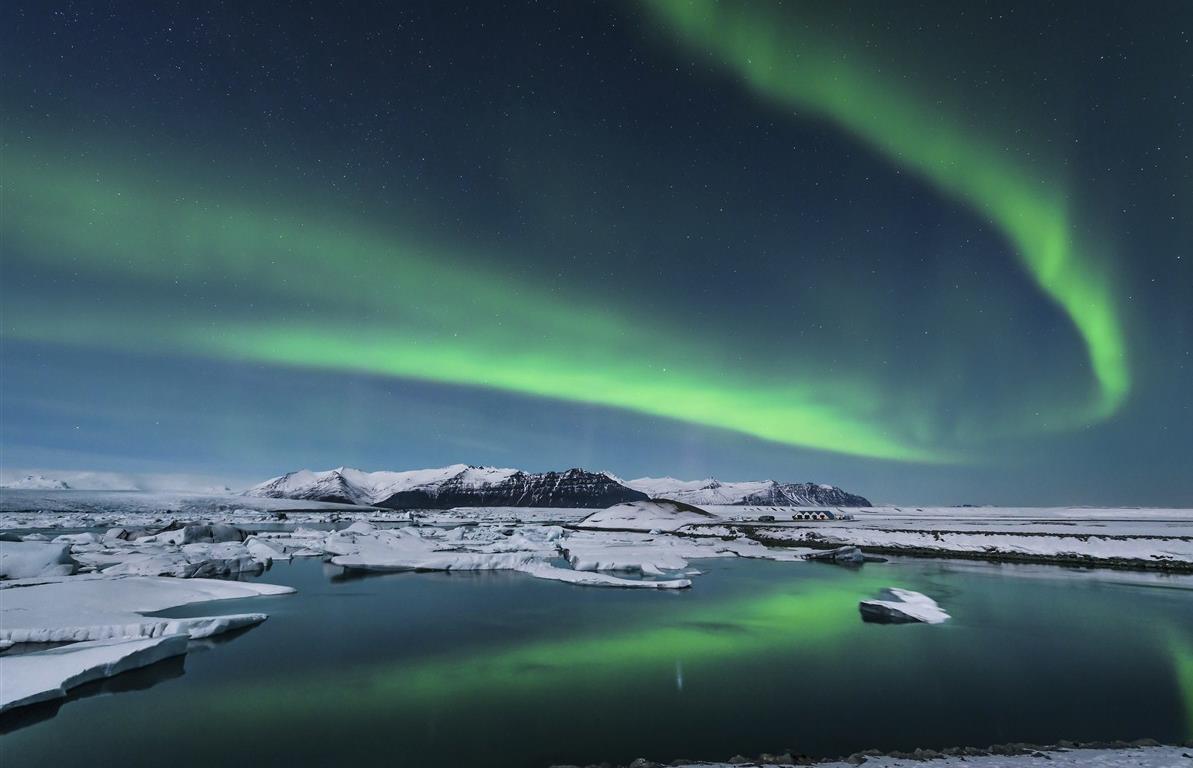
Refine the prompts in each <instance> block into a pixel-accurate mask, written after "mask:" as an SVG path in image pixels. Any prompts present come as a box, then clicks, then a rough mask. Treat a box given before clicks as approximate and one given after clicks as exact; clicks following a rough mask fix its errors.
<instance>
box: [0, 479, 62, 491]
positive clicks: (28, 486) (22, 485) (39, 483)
mask: <svg viewBox="0 0 1193 768" xmlns="http://www.w3.org/2000/svg"><path fill="white" fill-rule="evenodd" d="M0 487H2V488H11V489H12V490H14V491H15V490H22V491H69V490H70V486H69V485H68V484H67V483H66V481H65V480H56V479H54V478H52V477H46V476H45V475H25V476H24V477H22V478H21V479H20V480H13V481H12V482H11V483H5V484H4V485H3V486H0Z"/></svg>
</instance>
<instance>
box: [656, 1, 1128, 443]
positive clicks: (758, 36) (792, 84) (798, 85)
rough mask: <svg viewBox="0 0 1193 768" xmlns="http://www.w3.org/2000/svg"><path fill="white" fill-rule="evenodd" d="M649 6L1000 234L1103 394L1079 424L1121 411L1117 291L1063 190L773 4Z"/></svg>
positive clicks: (769, 93) (690, 40)
mask: <svg viewBox="0 0 1193 768" xmlns="http://www.w3.org/2000/svg"><path fill="white" fill-rule="evenodd" d="M644 7H645V8H647V9H648V10H649V11H650V12H651V13H652V15H653V16H654V17H655V18H657V19H658V20H659V21H660V22H661V24H662V26H663V27H664V29H665V31H666V32H667V34H668V36H669V37H671V38H674V39H675V40H676V41H677V42H678V43H679V44H681V45H683V46H686V47H688V48H690V49H693V50H694V51H695V52H698V53H708V54H711V55H712V57H713V58H714V60H715V61H717V62H718V63H720V64H721V65H723V66H724V67H725V68H727V69H728V70H729V71H731V72H732V73H733V74H735V75H736V76H737V77H738V78H739V79H740V80H741V81H742V82H743V83H744V84H745V85H746V86H748V87H749V88H750V89H751V90H752V91H753V92H754V93H756V94H758V95H759V96H760V97H762V98H763V99H765V100H767V101H770V102H772V103H774V104H776V105H779V106H782V107H785V108H788V109H800V110H806V111H808V112H811V113H814V114H815V115H818V116H820V117H822V118H824V119H827V120H829V121H831V122H832V123H834V124H836V125H838V126H840V127H841V128H843V129H845V130H846V131H848V132H849V133H851V134H852V135H853V136H855V137H857V138H858V139H859V140H860V141H862V142H864V143H865V144H866V145H868V146H870V147H871V148H873V149H874V150H875V151H877V152H879V153H881V154H882V155H883V156H885V157H886V158H887V159H889V160H890V162H892V163H894V164H895V165H897V166H900V167H903V168H907V169H909V170H911V171H914V172H915V173H917V174H919V175H920V176H921V177H922V178H924V179H926V180H927V181H929V182H930V183H932V184H933V185H935V186H936V188H938V189H939V190H940V191H942V192H943V193H945V194H947V195H949V196H951V197H953V198H954V199H956V200H958V201H960V202H962V203H964V204H965V205H967V206H970V207H971V208H973V209H974V210H976V211H978V212H979V213H981V214H982V215H983V216H984V217H985V218H986V219H988V220H989V221H990V222H992V223H993V224H994V225H995V226H997V227H998V229H999V230H1001V232H1002V233H1003V234H1004V236H1005V237H1006V238H1007V239H1008V241H1009V242H1010V243H1012V244H1013V245H1014V247H1015V250H1016V253H1017V254H1018V256H1019V258H1020V261H1021V262H1022V265H1023V267H1024V268H1025V269H1026V270H1027V272H1028V274H1030V276H1031V277H1032V279H1034V280H1035V282H1036V283H1037V284H1038V285H1039V287H1040V289H1041V290H1042V291H1043V292H1044V293H1045V294H1047V295H1048V296H1049V297H1050V298H1051V299H1052V300H1054V301H1055V302H1056V303H1057V304H1058V305H1059V306H1060V307H1061V309H1062V310H1063V311H1064V312H1065V314H1066V315H1067V316H1068V317H1069V319H1070V320H1071V321H1072V323H1073V325H1074V326H1075V328H1076V329H1077V331H1078V333H1080V335H1081V338H1082V339H1083V341H1084V343H1085V347H1086V351H1087V353H1088V355H1089V360H1090V365H1091V368H1092V371H1093V374H1094V377H1095V379H1096V382H1097V386H1098V396H1097V397H1096V398H1095V399H1094V401H1093V402H1092V403H1090V404H1089V406H1088V407H1087V408H1086V409H1084V412H1083V413H1080V414H1078V415H1076V417H1075V418H1074V419H1073V421H1075V422H1078V423H1080V422H1086V423H1088V422H1089V421H1095V420H1100V419H1104V418H1106V417H1108V416H1110V415H1111V414H1113V413H1114V412H1115V410H1117V409H1118V407H1119V406H1120V405H1121V404H1122V403H1123V402H1124V400H1125V399H1126V397H1127V395H1128V393H1129V391H1130V388H1131V375H1130V370H1129V369H1128V363H1127V355H1126V341H1125V333H1124V330H1123V323H1122V320H1121V318H1120V317H1119V311H1118V308H1117V305H1116V302H1115V299H1114V295H1113V291H1112V285H1113V281H1112V279H1111V276H1110V275H1109V274H1108V273H1107V270H1106V269H1105V268H1104V267H1103V265H1101V264H1100V263H1099V262H1097V261H1095V259H1094V258H1093V255H1094V254H1093V251H1092V248H1091V247H1090V246H1089V245H1088V244H1082V246H1083V247H1081V248H1078V246H1077V244H1076V243H1074V237H1073V226H1072V224H1071V222H1070V219H1069V213H1068V206H1067V204H1066V201H1065V197H1064V194H1063V190H1062V189H1060V188H1059V187H1060V185H1055V184H1043V183H1041V181H1040V179H1038V178H1037V177H1035V176H1034V175H1033V174H1032V173H1031V172H1029V171H1027V170H1026V169H1024V168H1023V167H1017V166H1016V165H1015V157H1014V156H1013V155H1011V154H1010V153H1008V152H1007V151H1006V149H1004V148H1002V146H1000V145H998V144H995V143H994V142H986V143H984V142H982V141H981V140H980V139H979V138H977V137H975V136H974V131H973V129H972V128H968V127H965V128H963V127H961V125H960V121H959V120H956V119H954V118H953V117H952V116H951V115H949V114H948V113H946V112H944V111H943V110H942V109H940V108H938V106H937V105H933V104H932V103H931V102H930V101H928V100H925V99H917V98H915V97H914V96H913V95H912V94H910V93H908V89H907V88H906V86H905V85H904V84H903V83H904V82H905V81H901V80H898V79H896V77H892V76H884V75H883V73H882V71H881V69H880V68H878V67H872V66H867V65H866V63H865V60H866V58H865V56H864V55H862V54H860V53H859V52H858V51H854V50H847V49H845V48H843V47H842V46H841V45H840V44H839V43H838V42H837V41H833V40H831V39H827V38H826V37H825V35H824V34H817V33H816V32H815V31H813V30H809V29H803V28H800V27H798V26H796V25H793V24H789V23H785V21H784V19H782V18H779V17H778V15H777V14H775V13H773V12H768V11H773V6H771V5H769V4H765V3H764V4H758V5H753V6H748V7H747V6H740V7H739V6H735V5H733V4H730V3H718V2H713V1H704V0H644ZM821 32H822V31H821Z"/></svg>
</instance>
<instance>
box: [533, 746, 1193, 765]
mask: <svg viewBox="0 0 1193 768" xmlns="http://www.w3.org/2000/svg"><path fill="white" fill-rule="evenodd" d="M602 765H606V766H607V765H608V763H603V764H602ZM796 765H805V766H806V765H816V766H818V768H855V766H859V765H860V766H869V767H870V768H962V767H964V768H1032V767H1033V766H1040V768H1045V767H1046V768H1188V766H1191V765H1193V744H1186V745H1184V746H1177V745H1161V744H1154V743H1148V742H1144V743H1138V742H1137V743H1133V744H1128V743H1116V744H1113V745H1108V746H1078V747H1058V746H1051V747H1033V746H1029V745H1022V744H1010V745H1002V746H993V747H989V748H987V749H973V748H962V749H951V750H945V751H942V752H937V751H936V750H930V749H929V750H923V749H917V750H916V751H915V752H913V753H906V754H905V753H899V752H895V753H891V754H886V755H884V754H880V753H878V752H864V753H859V754H856V755H850V756H849V757H848V758H845V759H841V760H834V759H829V760H809V759H807V758H798V759H797V758H795V757H793V756H791V755H785V754H784V755H763V756H761V757H759V758H758V759H754V760H751V759H747V758H744V757H740V756H735V757H733V758H731V759H730V760H728V761H725V762H685V761H672V762H670V763H656V762H652V761H650V760H645V759H641V758H640V759H638V760H635V761H634V762H632V763H630V764H629V765H628V766H620V767H619V768H665V767H669V768H751V766H755V767H760V766H771V767H772V768H774V767H779V768H785V767H786V766H796ZM552 768H580V767H579V766H552ZM586 768H596V766H587V767H586Z"/></svg>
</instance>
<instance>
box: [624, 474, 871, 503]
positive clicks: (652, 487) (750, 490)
mask: <svg viewBox="0 0 1193 768" xmlns="http://www.w3.org/2000/svg"><path fill="white" fill-rule="evenodd" d="M622 482H623V483H624V484H625V485H626V486H628V487H630V488H633V489H634V490H637V491H642V492H643V493H645V494H646V495H647V496H650V497H651V498H652V499H655V498H664V499H671V500H673V501H682V502H685V503H687V504H695V505H701V504H728V505H734V506H762V507H820V506H824V507H869V506H872V505H871V504H870V502H869V500H867V499H866V498H864V497H862V496H858V495H857V494H853V493H848V492H846V491H843V490H841V489H840V488H838V487H836V486H835V485H821V484H818V483H780V482H776V481H774V480H759V481H753V482H742V483H723V482H721V481H720V480H716V479H714V478H711V477H710V478H708V479H707V480H676V479H675V478H674V477H640V478H638V479H637V480H623V481H622Z"/></svg>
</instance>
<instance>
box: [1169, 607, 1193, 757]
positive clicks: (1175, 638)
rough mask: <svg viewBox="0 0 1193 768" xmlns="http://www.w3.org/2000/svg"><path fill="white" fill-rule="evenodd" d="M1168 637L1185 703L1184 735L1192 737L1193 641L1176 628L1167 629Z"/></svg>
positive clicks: (1178, 683) (1177, 679) (1178, 684)
mask: <svg viewBox="0 0 1193 768" xmlns="http://www.w3.org/2000/svg"><path fill="white" fill-rule="evenodd" d="M1168 637H1169V641H1168V649H1169V652H1170V653H1171V654H1172V664H1173V668H1174V670H1175V672H1176V683H1177V687H1178V688H1179V690H1180V692H1181V699H1182V701H1184V703H1185V736H1187V737H1189V738H1191V739H1193V642H1190V640H1189V638H1188V637H1186V636H1185V635H1183V634H1182V633H1181V632H1180V631H1179V630H1177V629H1171V630H1169V633H1168Z"/></svg>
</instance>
